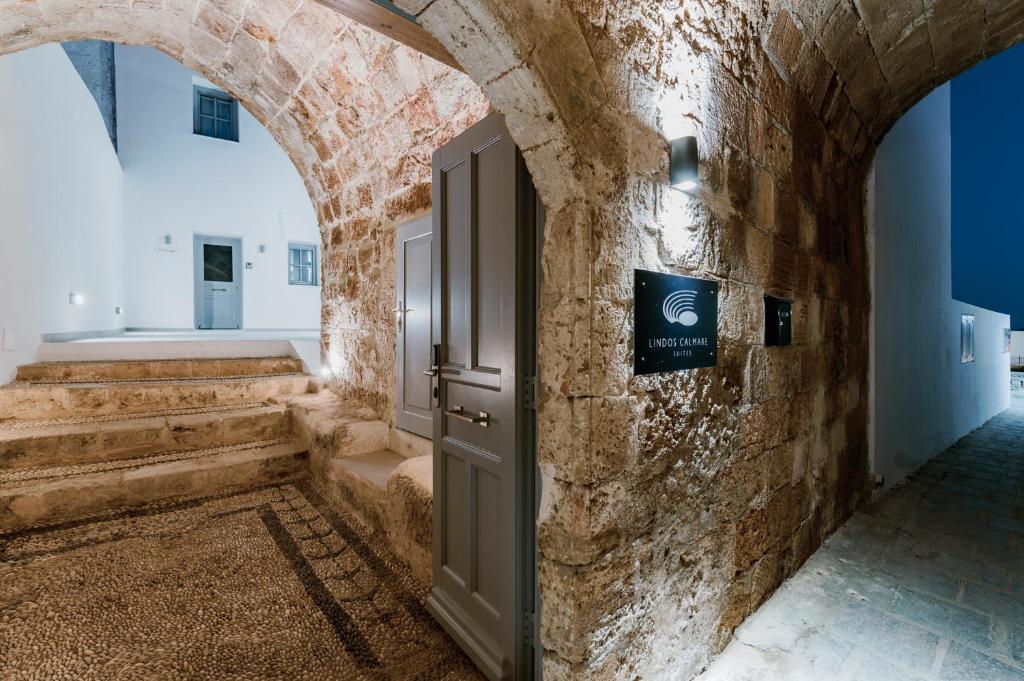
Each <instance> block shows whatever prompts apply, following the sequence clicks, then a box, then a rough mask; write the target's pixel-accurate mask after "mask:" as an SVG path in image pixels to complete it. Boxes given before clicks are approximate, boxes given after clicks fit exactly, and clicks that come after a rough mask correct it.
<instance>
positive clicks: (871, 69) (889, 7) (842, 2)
mask: <svg viewBox="0 0 1024 681" xmlns="http://www.w3.org/2000/svg"><path fill="white" fill-rule="evenodd" d="M777 4H778V7H777V8H776V11H775V12H774V15H773V16H772V19H771V22H772V23H771V29H770V33H769V41H770V44H771V46H772V47H773V48H774V50H775V54H776V55H777V56H778V58H779V60H780V62H782V65H783V66H785V67H789V68H792V69H794V70H795V71H796V72H797V73H798V74H799V73H802V74H805V75H806V74H809V72H811V71H814V70H827V69H825V68H824V65H823V64H822V61H824V62H827V64H828V65H829V66H830V67H831V68H832V69H834V70H835V74H836V75H835V80H834V81H833V82H832V83H830V84H829V85H828V87H829V88H831V89H832V91H833V92H838V91H840V90H841V91H842V92H843V93H845V95H846V100H844V101H843V102H842V103H841V104H840V105H839V106H840V107H845V105H846V102H847V101H848V103H849V108H850V110H851V114H849V115H850V116H851V117H855V118H856V121H852V120H851V121H848V122H846V123H844V125H847V126H856V125H860V126H863V128H864V133H865V135H866V136H867V137H868V139H869V140H870V141H871V142H872V143H877V142H878V141H880V138H881V137H882V136H883V135H884V133H885V132H886V131H887V130H888V129H889V128H890V127H891V126H892V124H893V123H895V121H896V120H897V119H898V118H899V117H900V116H901V115H902V114H903V113H904V112H905V111H906V110H907V109H909V108H910V107H911V106H913V105H914V104H915V103H916V102H917V101H918V100H919V99H921V98H922V97H923V96H925V95H926V94H927V93H928V92H930V91H931V90H932V89H934V88H935V87H936V86H938V85H940V84H942V83H944V82H945V81H947V80H949V79H950V78H952V77H953V76H956V75H957V74H958V73H960V72H961V71H963V70H965V69H967V68H969V67H970V66H972V65H974V64H976V63H978V62H980V61H982V60H983V59H985V58H987V57H989V56H992V55H993V54H996V53H998V52H1000V51H1002V50H1004V49H1006V48H1008V47H1010V46H1012V45H1014V44H1016V43H1018V42H1019V41H1020V40H1021V38H1022V36H1024V3H1022V2H1020V1H1019V0H904V1H900V2H894V1H893V0H853V1H851V0H839V1H837V0H825V1H822V2H799V3H792V6H789V5H790V3H777ZM806 84H807V85H808V86H811V87H809V88H805V94H807V95H808V96H810V97H811V98H812V101H813V100H817V99H818V98H820V97H821V87H822V86H821V80H820V79H814V78H810V77H809V78H807V79H806ZM815 86H816V87H815Z"/></svg>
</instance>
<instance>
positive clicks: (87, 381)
mask: <svg viewBox="0 0 1024 681" xmlns="http://www.w3.org/2000/svg"><path fill="white" fill-rule="evenodd" d="M305 375H306V374H303V373H301V372H294V371H293V372H280V373H276V374H228V375H226V376H170V377H167V378H103V379H98V378H83V379H70V378H62V379H54V380H31V381H18V382H17V384H14V385H17V386H18V387H20V386H29V385H107V384H109V383H118V384H132V383H189V382H195V383H200V382H203V383H209V382H210V381H211V380H218V381H243V380H249V379H257V378H278V377H282V376H305Z"/></svg>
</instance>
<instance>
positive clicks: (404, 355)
mask: <svg viewBox="0 0 1024 681" xmlns="http://www.w3.org/2000/svg"><path fill="white" fill-rule="evenodd" d="M432 232H433V225H432V221H431V216H429V215H425V216H423V217H422V218H419V219H417V220H412V221H410V222H407V223H405V224H404V225H399V227H398V237H397V239H396V253H395V273H396V276H395V294H396V295H395V332H396V333H395V336H396V340H397V352H396V360H397V362H396V378H397V386H396V400H395V412H396V413H395V425H396V426H398V427H399V428H401V429H403V430H408V431H410V432H413V433H416V434H417V435H422V436H423V437H428V438H430V437H433V436H434V414H433V404H432V402H431V400H432V396H431V390H432V388H433V381H432V379H431V373H432V372H433V370H432V368H431V367H432V365H433V360H432V358H431V340H430V335H431V332H432V330H431V326H432V317H431V305H432V304H433V301H432V286H433V281H432V279H433V274H432V271H433V270H432V268H433V264H432V261H433V255H432V250H431V240H432Z"/></svg>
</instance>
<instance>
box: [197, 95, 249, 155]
mask: <svg viewBox="0 0 1024 681" xmlns="http://www.w3.org/2000/svg"><path fill="white" fill-rule="evenodd" d="M192 92H193V96H192V132H194V133H195V134H197V135H203V136H205V137H215V138H217V139H221V140H228V141H230V142H237V141H238V102H237V101H236V100H235V99H234V98H233V97H232V96H231V95H229V94H228V93H226V92H221V91H220V90H213V89H210V88H205V87H199V86H198V85H195V86H193V87H192Z"/></svg>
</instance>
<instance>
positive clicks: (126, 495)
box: [0, 438, 306, 533]
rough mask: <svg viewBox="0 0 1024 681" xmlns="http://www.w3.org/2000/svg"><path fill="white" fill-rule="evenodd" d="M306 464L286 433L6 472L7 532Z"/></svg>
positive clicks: (292, 471)
mask: <svg viewBox="0 0 1024 681" xmlns="http://www.w3.org/2000/svg"><path fill="white" fill-rule="evenodd" d="M305 466H306V449H305V447H303V446H302V445H301V444H299V443H298V442H296V441H295V440H293V439H291V438H287V439H281V440H272V441H266V442H254V443H246V444H242V445H234V446H228V447H218V448H213V449H207V450H193V451H187V452H175V453H170V454H157V455H153V456H148V457H141V458H137V459H122V460H116V461H103V462H97V463H91V464H79V465H77V466H58V467H52V468H38V469H29V470H26V471H6V472H4V473H2V474H0V481H2V482H0V533H9V532H16V531H19V530H25V529H28V528H31V527H37V526H42V525H50V524H53V523H59V522H64V521H69V520H76V519H81V518H88V517H92V516H97V515H102V514H105V513H110V512H124V511H130V510H132V509H134V508H140V507H143V506H146V505H147V504H152V503H154V502H158V501H166V500H170V499H179V498H190V497H200V496H207V495H211V494H220V493H225V492H230V491H233V490H238V489H243V488H247V487H254V486H257V485H262V484H270V483H276V482H280V481H282V480H286V479H288V478H291V477H294V476H296V475H299V474H301V473H303V472H304V470H305ZM4 477H6V478H7V479H6V480H4Z"/></svg>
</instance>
